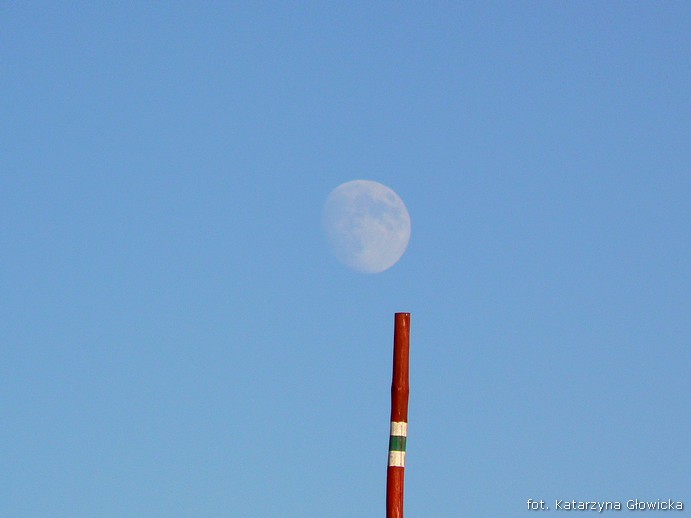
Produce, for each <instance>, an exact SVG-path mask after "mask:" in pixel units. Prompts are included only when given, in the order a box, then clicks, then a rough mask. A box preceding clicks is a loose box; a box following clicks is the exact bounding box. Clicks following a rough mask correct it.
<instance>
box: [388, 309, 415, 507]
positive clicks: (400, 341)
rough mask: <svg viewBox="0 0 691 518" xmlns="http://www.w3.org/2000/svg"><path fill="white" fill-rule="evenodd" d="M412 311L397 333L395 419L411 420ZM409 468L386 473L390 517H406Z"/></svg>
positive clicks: (398, 320) (400, 317)
mask: <svg viewBox="0 0 691 518" xmlns="http://www.w3.org/2000/svg"><path fill="white" fill-rule="evenodd" d="M409 358H410V313H396V317H395V326H394V335H393V377H392V380H391V421H395V422H405V423H407V422H408V396H409V394H410V385H409V382H408V375H409ZM404 474H405V468H401V467H396V466H390V467H389V468H388V471H387V474H386V518H403V477H404Z"/></svg>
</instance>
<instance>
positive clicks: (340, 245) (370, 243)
mask: <svg viewBox="0 0 691 518" xmlns="http://www.w3.org/2000/svg"><path fill="white" fill-rule="evenodd" d="M323 223H324V230H325V232H326V237H327V239H328V241H329V244H330V245H331V249H332V250H333V252H334V255H335V256H336V258H337V259H338V260H339V261H341V262H342V263H343V264H345V265H346V266H348V267H349V268H352V269H353V270H356V271H358V272H362V273H379V272H383V271H384V270H387V269H388V268H391V267H392V266H393V265H394V264H396V263H397V262H398V260H399V259H400V258H401V256H402V255H403V252H405V249H406V247H407V246H408V241H410V215H409V214H408V209H406V206H405V204H404V203H403V200H401V198H400V197H399V196H398V194H396V193H395V192H394V191H392V190H391V189H389V188H388V187H387V186H386V185H382V184H380V183H378V182H373V181H370V180H354V181H352V182H347V183H344V184H342V185H339V186H338V187H336V188H335V189H334V190H333V191H331V194H329V196H328V198H327V199H326V203H325V204H324V219H323Z"/></svg>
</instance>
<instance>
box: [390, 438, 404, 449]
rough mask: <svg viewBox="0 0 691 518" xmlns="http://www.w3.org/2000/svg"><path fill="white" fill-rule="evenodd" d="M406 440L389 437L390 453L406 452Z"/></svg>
mask: <svg viewBox="0 0 691 518" xmlns="http://www.w3.org/2000/svg"><path fill="white" fill-rule="evenodd" d="M405 443H406V438H405V437H401V436H399V435H391V436H390V437H389V451H405Z"/></svg>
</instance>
